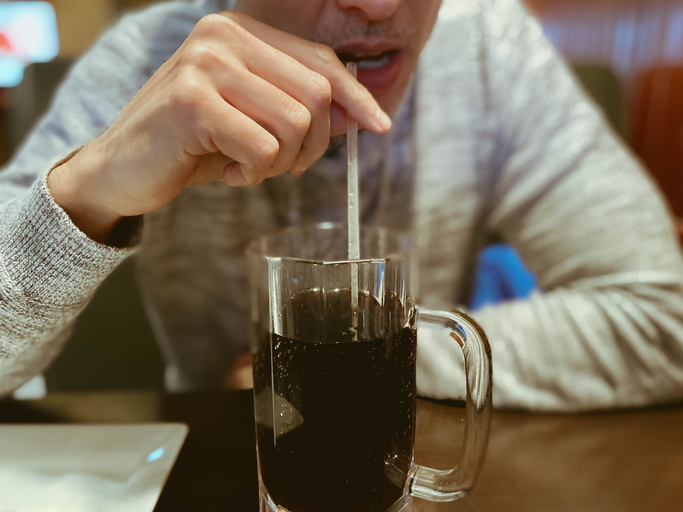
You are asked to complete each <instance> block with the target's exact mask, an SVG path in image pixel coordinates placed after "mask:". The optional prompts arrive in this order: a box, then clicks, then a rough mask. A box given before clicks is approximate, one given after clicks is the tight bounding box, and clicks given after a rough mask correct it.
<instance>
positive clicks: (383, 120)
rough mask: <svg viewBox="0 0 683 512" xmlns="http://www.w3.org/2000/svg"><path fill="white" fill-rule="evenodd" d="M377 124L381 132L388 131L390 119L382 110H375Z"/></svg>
mask: <svg viewBox="0 0 683 512" xmlns="http://www.w3.org/2000/svg"><path fill="white" fill-rule="evenodd" d="M377 122H378V123H379V125H380V127H381V128H382V129H383V130H389V129H390V128H391V118H390V117H389V116H388V115H386V114H385V113H384V112H383V111H382V109H381V108H380V109H377Z"/></svg>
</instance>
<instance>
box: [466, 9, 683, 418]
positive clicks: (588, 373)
mask: <svg viewBox="0 0 683 512" xmlns="http://www.w3.org/2000/svg"><path fill="white" fill-rule="evenodd" d="M493 5H494V7H493V9H491V11H490V12H489V15H488V17H487V20H486V26H487V27H488V30H489V31H490V34H489V35H490V37H489V41H491V46H490V48H489V55H490V62H489V65H490V66H491V68H490V69H491V76H492V77H493V80H492V88H493V89H494V94H497V95H498V101H499V102H500V104H499V106H500V111H501V119H500V122H501V123H502V126H503V127H504V138H505V140H506V144H505V148H506V149H505V150H506V151H507V155H506V156H507V157H506V159H505V164H504V166H503V168H502V170H501V173H500V178H499V181H498V183H497V188H496V191H495V198H494V207H493V209H492V212H491V214H490V217H489V223H490V226H491V227H492V228H493V229H496V230H498V231H499V232H501V233H502V234H503V237H504V238H505V239H506V240H507V241H508V242H509V243H511V244H512V245H513V246H514V247H516V248H517V249H518V250H519V252H520V253H521V255H522V257H523V259H524V261H525V262H526V264H527V265H528V266H529V268H530V269H531V270H532V271H533V272H535V273H536V275H537V276H538V279H539V285H540V287H541V289H542V290H544V291H543V292H542V293H538V294H535V295H533V296H532V297H531V298H530V299H528V300H522V301H516V302H511V303H507V304H503V305H500V306H495V307H488V308H485V309H483V310H482V311H480V312H478V313H477V314H476V315H475V317H476V318H477V319H478V320H479V321H480V322H481V323H482V325H483V326H484V328H485V329H486V331H487V333H488V335H489V337H490V341H491V344H492V347H493V357H494V375H495V389H496V391H495V397H496V404H497V405H498V406H503V407H525V408H535V409H558V410H579V409H588V408H602V407H614V406H618V407H619V406H621V407H627V406H637V405H646V404H653V403H659V402H665V401H670V400H677V399H681V398H682V397H683V293H682V292H683V260H682V258H681V251H680V247H679V246H678V242H677V239H676V237H675V230H674V227H673V225H672V222H671V219H670V217H669V215H668V212H667V210H666V207H665V205H664V202H663V199H662V197H661V194H660V193H659V192H658V191H657V190H656V188H655V187H654V186H653V183H652V182H651V180H650V179H649V178H648V177H647V175H646V174H645V173H644V171H643V170H642V168H641V167H640V165H639V164H638V163H637V162H636V161H635V159H634V158H633V157H632V156H631V155H630V154H629V153H628V152H627V151H626V150H625V149H624V148H623V147H622V146H621V144H620V143H619V142H617V140H616V137H615V136H614V135H613V134H612V133H611V131H610V130H609V129H608V128H607V127H606V123H605V121H604V119H603V118H602V116H600V115H599V114H598V113H597V112H596V110H595V109H594V108H593V107H592V105H590V104H589V103H588V102H587V101H586V99H585V96H584V95H583V94H582V93H581V92H580V91H579V89H578V88H577V86H576V85H575V83H574V81H573V79H572V78H571V77H570V75H569V73H568V71H567V69H566V67H565V65H564V64H563V63H562V62H561V61H560V59H559V58H558V57H557V56H556V54H555V52H554V50H553V49H552V48H551V47H550V44H549V43H548V42H547V41H546V40H545V39H544V37H543V36H542V34H541V31H540V28H539V26H538V25H537V23H536V22H535V21H533V20H532V19H531V18H530V17H529V16H528V15H527V14H526V12H524V10H523V9H522V8H521V6H520V5H519V4H518V2H517V1H516V0H497V1H494V2H493Z"/></svg>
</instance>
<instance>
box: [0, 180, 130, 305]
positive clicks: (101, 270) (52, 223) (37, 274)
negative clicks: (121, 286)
mask: <svg viewBox="0 0 683 512" xmlns="http://www.w3.org/2000/svg"><path fill="white" fill-rule="evenodd" d="M6 206H7V207H8V209H7V210H6V216H5V218H4V219H3V221H2V223H1V224H0V257H1V258H2V259H3V260H4V261H3V266H4V267H5V271H6V272H7V274H8V277H9V278H10V280H11V283H12V284H13V285H14V286H15V287H17V288H18V290H15V291H17V292H19V293H21V294H22V295H23V296H24V297H26V298H28V299H30V300H34V301H37V302H40V303H42V304H49V305H55V306H68V305H74V304H80V303H82V302H84V301H85V300H86V299H87V298H88V297H89V296H90V295H91V294H92V292H93V291H94V290H95V288H96V287H97V286H98V285H99V284H100V283H101V282H102V280H104V278H105V277H107V276H108V275H109V274H110V273H111V272H112V271H113V270H114V269H115V268H116V266H117V265H118V264H119V263H121V262H122V261H123V260H124V259H125V258H126V257H128V256H130V255H131V254H133V253H134V252H135V249H136V246H131V245H128V246H127V247H112V246H108V245H104V244H101V243H98V242H95V241H94V240H92V239H90V238H89V237H88V236H87V235H85V234H84V233H83V232H81V231H80V230H79V229H78V228H77V227H76V226H75V225H74V224H73V222H72V221H71V219H70V218H69V216H68V215H67V214H66V212H65V211H64V210H63V209H62V208H61V207H60V206H59V205H58V204H57V203H55V201H54V200H53V199H52V196H51V194H50V191H49V189H48V188H47V178H46V177H45V178H43V179H41V180H37V181H36V182H35V183H34V184H33V186H32V187H31V188H30V189H29V190H28V192H27V195H25V196H22V197H21V198H17V199H15V200H14V201H12V202H11V203H10V204H8V205H6ZM139 224H141V223H140V222H139V221H138V225H137V226H133V227H132V231H133V233H134V234H133V235H131V236H129V237H127V238H128V241H129V242H130V243H131V244H136V243H137V241H138V240H139V238H140V236H139V232H140V225H139Z"/></svg>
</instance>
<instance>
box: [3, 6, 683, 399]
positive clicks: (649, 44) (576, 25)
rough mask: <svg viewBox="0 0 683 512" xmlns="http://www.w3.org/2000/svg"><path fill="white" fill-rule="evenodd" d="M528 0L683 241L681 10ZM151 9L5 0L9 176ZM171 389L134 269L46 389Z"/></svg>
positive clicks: (120, 277)
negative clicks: (106, 51)
mask: <svg viewBox="0 0 683 512" xmlns="http://www.w3.org/2000/svg"><path fill="white" fill-rule="evenodd" d="M525 1H526V3H527V5H528V6H529V8H530V9H531V10H532V12H533V13H534V14H535V15H536V16H538V18H539V19H540V21H541V23H542V25H543V28H544V31H545V32H546V34H547V36H548V37H549V38H550V40H551V41H552V42H553V44H554V45H555V46H556V47H557V48H558V50H559V51H560V52H561V53H562V54H563V55H564V56H565V57H566V59H567V60H568V61H569V63H570V65H571V67H572V69H573V70H574V72H575V74H576V76H577V78H578V80H579V81H580V82H581V83H582V85H583V86H584V88H585V89H586V91H587V92H588V93H589V94H590V95H591V96H592V97H593V98H594V100H595V101H596V103H597V104H598V105H599V106H600V108H602V109H603V111H604V112H605V114H606V116H607V118H608V119H609V121H610V123H611V124H612V126H613V128H614V130H615V131H616V132H617V133H618V134H619V135H620V136H621V137H622V138H623V140H624V141H625V142H626V143H627V145H628V146H629V147H630V148H631V149H632V150H633V152H634V153H635V154H636V155H637V156H638V157H639V158H640V159H641V160H642V161H643V162H644V164H645V165H646V167H647V169H648V171H649V172H650V173H651V174H652V176H653V177H654V179H655V180H656V181H657V182H658V183H659V185H660V188H661V189H662V190H663V191H664V193H665V194H666V196H667V199H668V201H669V205H670V208H671V210H672V212H673V213H674V215H675V216H676V218H677V222H678V226H679V233H681V236H682V240H683V0H525ZM149 3H153V2H152V1H150V0H51V1H49V2H8V1H5V2H3V1H2V0H0V167H2V166H3V165H4V164H5V163H6V162H7V161H8V160H9V158H10V157H11V155H12V154H13V152H14V151H15V150H16V149H17V147H18V146H19V145H20V144H21V141H22V140H23V138H24V137H25V136H26V134H27V132H28V131H29V130H30V129H31V127H32V126H33V124H34V123H35V122H36V120H37V119H38V118H39V116H40V115H41V114H42V113H43V112H44V111H45V109H46V108H47V107H48V106H49V103H50V99H51V96H52V94H53V92H54V89H55V87H56V86H57V85H58V83H59V82H60V80H61V79H62V77H63V76H64V74H65V73H66V72H67V70H68V69H69V67H70V66H71V64H72V63H73V62H74V61H75V60H76V59H77V58H78V57H79V56H80V55H82V54H83V53H85V52H86V51H87V50H88V49H89V48H90V47H91V46H92V44H93V43H94V42H95V41H96V40H97V39H98V37H99V36H100V35H101V34H102V32H103V31H104V30H106V29H107V28H108V27H110V26H111V25H112V24H113V23H114V22H115V21H116V20H117V19H118V18H119V17H120V16H121V15H122V14H123V13H125V12H128V11H130V10H133V9H139V8H143V7H144V6H145V5H146V4H149ZM9 4H17V5H18V4H23V6H22V9H23V12H22V13H21V15H18V14H16V12H14V13H13V14H11V11H10V10H7V9H5V10H3V9H2V8H3V7H5V8H6V7H7V6H8V5H9ZM50 6H51V7H50ZM46 7H47V9H46ZM8 13H10V14H8ZM17 18H20V21H19V22H20V23H25V24H26V25H23V26H24V27H27V28H26V29H25V30H22V31H21V32H22V33H24V34H28V36H27V37H26V41H27V42H26V43H25V44H23V45H21V44H18V43H17V41H16V40H13V39H12V34H13V33H14V34H16V30H15V32H13V31H12V27H11V26H10V25H12V23H15V24H16V23H19V22H17V21H16V20H17ZM15 28H16V27H15ZM29 36H30V37H29ZM15 39H16V38H15ZM29 43H30V44H29ZM29 47H30V48H29ZM3 80H4V81H3ZM162 379H163V364H162V360H161V356H160V354H159V350H158V348H157V347H156V344H155V342H154V337H153V334H152V332H151V329H150V328H149V325H148V324H147V321H146V319H145V315H144V312H143V309H142V305H141V302H140V299H139V296H138V294H137V289H136V287H135V281H134V277H133V272H132V262H130V261H127V262H125V263H124V264H123V265H122V266H121V267H120V268H119V269H118V270H117V271H116V272H115V273H114V274H113V275H112V276H110V278H109V279H107V281H106V282H105V283H104V285H103V286H102V287H101V288H100V289H99V290H98V292H97V294H96V297H95V299H94V300H93V302H92V303H91V304H90V306H89V307H88V308H87V310H86V312H85V313H84V314H83V315H82V317H81V318H80V320H79V322H78V325H77V326H76V330H75V332H74V335H73V337H72V339H71V341H70V342H69V344H68V346H67V348H66V350H65V351H64V352H63V353H62V354H61V356H60V357H59V359H58V360H57V362H56V363H55V364H54V365H53V366H52V367H51V368H50V370H49V371H48V372H47V374H46V381H47V387H48V389H49V390H50V391H57V390H59V391H68V390H81V389H96V390H102V389H126V388H161V387H162Z"/></svg>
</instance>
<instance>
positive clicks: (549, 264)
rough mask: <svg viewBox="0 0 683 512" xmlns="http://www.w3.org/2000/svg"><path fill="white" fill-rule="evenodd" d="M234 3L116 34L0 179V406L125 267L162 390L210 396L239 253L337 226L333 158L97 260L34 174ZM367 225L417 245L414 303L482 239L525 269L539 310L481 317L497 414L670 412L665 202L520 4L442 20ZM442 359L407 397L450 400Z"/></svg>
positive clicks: (383, 143) (674, 298) (198, 193)
mask: <svg viewBox="0 0 683 512" xmlns="http://www.w3.org/2000/svg"><path fill="white" fill-rule="evenodd" d="M228 4H229V0H225V1H220V0H198V1H196V2H194V3H185V2H170V3H164V4H161V5H158V6H155V7H152V8H150V9H148V10H146V11H144V12H141V13H138V14H134V15H130V16H127V17H125V18H124V19H123V20H122V21H121V22H120V23H119V24H118V25H117V26H116V27H115V28H114V29H112V30H111V31H109V33H107V34H106V35H105V36H104V37H103V38H102V39H101V41H100V42H99V43H98V44H97V45H96V46H95V48H94V49H93V50H92V51H91V52H90V53H89V54H88V55H86V56H85V57H84V58H83V59H81V61H80V62H79V63H78V64H77V65H76V66H75V68H74V69H73V71H72V72H71V74H70V75H69V77H68V78H67V80H66V81H65V83H64V84H63V85H62V87H61V88H60V90H59V92H58V94H57V96H56V99H55V101H54V103H53V105H52V108H51V109H50V111H49V113H48V114H47V115H46V116H45V118H44V119H43V120H42V121H41V123H40V124H39V126H38V127H37V128H36V129H35V131H34V132H33V134H32V135H31V137H30V138H29V139H28V140H27V142H26V143H25V144H24V146H23V147H22V148H21V150H20V151H19V152H18V154H17V155H16V156H15V158H14V159H13V161H12V162H11V163H10V165H9V166H8V167H7V168H6V169H5V170H4V171H3V172H2V173H0V394H2V393H8V392H11V391H12V390H13V389H15V388H17V387H18V386H20V385H21V384H22V383H24V382H25V381H27V380H28V379H30V378H31V377H32V376H34V375H36V374H38V373H40V372H41V371H43V370H44V369H45V368H46V367H47V365H49V363H50V361H51V360H52V359H53V358H54V356H55V355H56V354H57V353H58V352H59V350H60V348H61V347H62V345H63V343H64V341H65V339H66V338H67V337H68V333H69V329H70V326H71V325H72V324H73V322H74V320H75V319H76V317H77V315H78V314H79V312H80V311H82V309H83V308H84V306H85V305H86V303H87V301H88V299H89V298H90V297H91V296H92V294H93V292H94V290H95V289H96V288H97V286H98V285H99V283H100V282H101V281H102V280H103V279H104V278H105V277H106V276H107V275H108V274H109V273H110V272H111V271H112V270H113V269H114V268H115V267H116V265H117V264H119V263H120V262H121V261H122V260H123V259H124V258H126V257H128V256H130V255H131V254H133V253H134V252H136V251H137V256H136V258H137V259H138V267H139V269H140V270H141V272H140V276H139V277H140V285H141V288H142V290H143V294H144V297H145V301H146V304H147V308H148V313H149V315H150V319H151V321H152V325H153V327H154V329H155V333H156V336H157V338H158V341H159V342H160V344H161V346H162V349H163V353H164V355H165V357H166V361H167V385H168V387H169V388H171V389H174V390H188V389H199V388H208V387H215V386H218V385H220V382H221V380H222V378H223V375H224V373H225V371H226V368H227V367H228V366H229V364H230V362H231V360H232V359H233V357H234V356H235V355H236V354H238V353H240V352H242V351H244V350H246V348H247V336H248V334H247V333H248V329H247V323H246V318H247V315H246V300H245V297H246V293H247V290H246V282H245V277H244V261H243V249H244V247H245V244H246V243H247V242H248V241H249V240H250V239H252V238H253V237H255V236H257V235H259V234H262V233H264V232H267V231H270V230H272V229H275V228H277V227H279V226H282V225H284V224H289V223H296V222H308V221H313V220H341V219H343V216H344V200H345V199H344V197H345V196H344V192H343V190H344V188H343V187H344V183H345V182H344V154H343V152H342V153H339V154H337V153H335V152H334V151H331V152H329V154H327V155H326V156H325V157H324V158H322V159H321V160H320V161H319V162H318V163H317V164H316V165H315V166H314V168H312V169H311V170H309V171H308V172H307V173H306V174H305V175H304V177H303V178H302V179H299V180H296V179H294V178H291V177H290V178H288V177H280V178H277V179H274V180H269V181H267V182H266V183H264V184H262V185H260V186H257V187H253V188H249V189H234V188H230V187H227V186H225V185H223V184H220V183H217V184H213V185H208V186H201V187H195V188H192V189H188V190H186V191H184V192H183V193H181V194H180V196H179V197H178V198H177V199H175V200H174V201H172V202H171V203H170V204H168V205H166V206H164V207H163V208H161V209H160V210H158V211H156V212H154V213H152V214H149V215H146V216H145V221H144V228H143V232H142V242H141V243H139V244H134V246H130V247H128V248H122V249H121V248H113V247H108V246H105V245H101V244H98V243H96V242H94V241H92V240H90V239H89V238H87V237H86V236H85V235H84V234H82V233H81V232H80V231H79V230H78V229H77V228H76V227H75V226H74V225H73V224H72V223H71V221H70V219H69V218H68V216H67V215H66V214H65V213H64V212H63V211H62V210H61V209H60V208H59V207H58V206H57V205H56V204H55V203H54V201H53V200H52V199H51V196H50V194H49V191H48V190H47V188H46V185H45V179H44V177H45V175H46V173H47V172H48V170H49V169H50V168H51V167H52V166H53V165H54V164H55V163H56V162H57V161H59V160H60V159H61V158H63V157H64V156H65V155H67V154H69V152H70V151H72V150H73V149H74V148H77V147H79V146H81V145H83V144H86V143H88V142H89V141H90V140H92V139H93V138H95V137H96V136H98V135H99V134H101V133H102V132H103V131H104V130H105V129H106V128H107V127H108V126H109V125H110V124H111V123H112V121H113V120H114V119H115V118H116V116H117V115H118V113H119V111H120V110H121V108H122V107H123V106H124V105H125V104H126V102H127V101H128V100H129V99H130V98H131V97H132V96H133V95H134V94H135V93H136V91H138V90H139V89H140V87H141V86H142V85H143V84H144V83H145V81H146V80H147V79H148V78H149V77H150V76H151V75H152V74H153V73H154V71H155V70H156V69H157V68H158V67H159V66H160V65H161V64H162V63H163V62H164V61H165V60H166V59H168V58H169V57H170V56H171V54H172V53H173V52H174V51H175V50H176V49H177V48H178V47H179V45H180V44H181V42H182V41H183V40H184V39H185V37H187V35H188V34H189V33H190V31H191V30H192V28H193V26H194V25H195V23H196V22H197V21H198V20H199V19H200V18H201V17H202V16H204V15H206V14H208V13H211V12H216V11H219V10H221V9H223V8H226V7H229V5H228ZM360 144H361V168H362V173H363V177H362V192H361V193H362V194H363V219H364V221H365V222H367V223H378V224H386V225H392V226H399V227H405V228H409V229H412V230H413V232H414V233H415V234H416V238H417V241H418V246H419V249H420V257H421V283H420V284H421V288H420V290H421V292H420V300H421V301H422V302H423V303H425V304H428V305H436V306H441V307H448V306H449V305H452V304H455V303H458V302H459V301H460V300H461V299H462V288H463V285H464V283H465V282H466V279H465V276H466V273H467V272H468V270H466V269H468V268H469V267H468V261H471V256H472V254H473V253H474V252H475V251H476V249H477V247H478V245H479V243H480V241H481V239H482V236H483V235H484V234H485V233H487V232H490V231H495V232H497V233H499V234H500V235H501V236H502V237H503V238H504V239H505V240H506V241H507V242H509V243H511V244H512V245H513V246H514V247H516V248H517V249H518V251H519V252H520V253H521V255H522V257H523V259H524V260H525V262H526V264H527V265H528V266H529V268H530V269H531V270H532V271H534V272H535V273H536V274H537V276H538V279H539V283H540V287H541V289H542V290H543V292H539V293H536V294H534V295H533V296H532V297H531V298H529V299H527V300H520V301H515V302H510V303H506V304H503V305H499V306H493V307H487V308H485V309H483V310H482V311H480V312H478V313H477V314H476V315H475V317H476V318H477V319H478V320H479V321H480V323H481V324H482V325H483V327H484V328H485V330H486V331H487V333H488V335H489V338H490V341H491V345H492V349H493V358H494V382H495V386H494V402H495V404H496V405H497V406H499V407H501V406H503V407H525V408H535V409H545V410H579V409H586V408H595V407H614V406H633V405H642V404H649V403H657V402H663V401H669V400H675V399H680V398H683V295H682V294H681V291H682V290H683V262H682V258H681V253H680V249H679V247H678V244H677V241H676V239H675V236H674V231H673V226H672V223H671V221H670V219H669V217H668V214H667V211H666V208H665V206H664V203H663V201H662V198H661V196H660V194H659V193H658V192H657V190H656V189H655V188H654V187H653V184H652V183H651V181H650V179H649V178H648V177H647V176H646V175H645V173H644V172H643V171H642V169H641V168H640V166H639V165H638V163H637V162H636V161H634V159H633V158H632V156H630V155H629V154H628V153H627V151H626V150H624V148H623V147H622V146H621V145H620V144H619V143H618V142H617V141H616V140H615V137H614V136H613V134H612V133H611V132H610V131H609V129H607V128H606V125H605V122H604V120H603V119H602V117H601V116H600V115H599V114H598V113H597V111H596V109H595V108H594V107H593V106H592V105H591V104H590V103H589V102H588V101H587V100H586V98H585V97H584V95H583V93H582V92H580V91H579V89H578V88H577V86H576V84H575V83H574V81H573V79H572V78H571V77H570V75H569V73H568V72H567V70H566V68H565V66H564V64H563V63H562V62H561V61H560V59H559V58H558V57H557V56H556V54H555V53H554V51H553V50H552V49H551V47H550V45H549V44H548V43H547V41H546V40H545V39H544V37H543V35H542V33H541V31H540V29H539V27H538V25H537V24H536V22H535V21H533V20H532V19H531V18H530V17H529V15H528V14H527V13H526V12H525V11H524V9H523V8H522V7H521V6H520V5H519V3H518V1H517V0H445V1H444V3H443V5H442V8H441V12H440V16H439V20H438V23H437V26H436V28H435V30H434V33H433V36H432V38H431V40H430V42H429V43H428V45H427V47H426V48H425V50H424V53H423V55H422V58H421V64H420V67H419V69H418V71H417V73H416V75H415V77H414V80H413V83H412V85H411V88H410V90H409V92H408V94H406V96H405V98H404V101H403V104H402V105H401V108H400V109H399V111H398V112H397V113H396V115H395V124H394V128H393V129H392V132H391V133H390V134H388V135H387V136H378V135H374V134H370V133H365V134H363V135H362V136H361V141H360ZM453 345H454V344H452V345H450V346H447V345H443V344H439V343H438V342H437V341H436V340H435V338H434V337H430V336H421V338H420V349H419V367H418V386H419V388H420V391H421V392H422V393H426V394H432V395H434V396H452V395H453V392H452V386H453V385H454V383H455V382H456V381H457V379H458V375H459V370H458V366H459V364H458V360H459V357H458V354H457V347H453Z"/></svg>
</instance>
